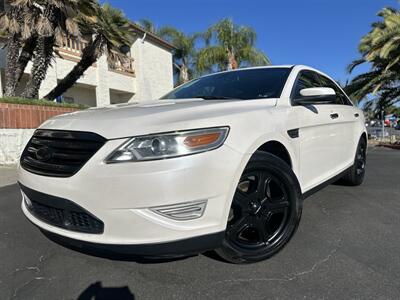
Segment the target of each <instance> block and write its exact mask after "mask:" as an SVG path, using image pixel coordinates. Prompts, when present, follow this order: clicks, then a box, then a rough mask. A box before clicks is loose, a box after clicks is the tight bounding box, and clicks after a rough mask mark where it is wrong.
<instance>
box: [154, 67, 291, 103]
mask: <svg viewBox="0 0 400 300" xmlns="http://www.w3.org/2000/svg"><path fill="white" fill-rule="evenodd" d="M290 71H291V69H290V68H264V69H251V70H239V71H234V72H226V73H219V74H215V75H210V76H206V77H202V78H199V79H195V80H193V81H191V82H189V83H187V84H184V85H182V86H180V87H178V88H176V89H175V90H173V91H172V92H170V93H169V94H167V95H165V96H164V97H162V98H161V99H188V98H202V97H204V98H206V99H213V98H215V99H217V98H219V97H220V98H232V99H260V98H278V97H280V95H281V93H282V90H283V87H284V85H285V83H286V80H287V78H288V76H289V74H290Z"/></svg>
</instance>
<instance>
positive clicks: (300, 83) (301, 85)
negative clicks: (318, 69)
mask: <svg viewBox="0 0 400 300" xmlns="http://www.w3.org/2000/svg"><path fill="white" fill-rule="evenodd" d="M315 87H321V83H320V81H319V78H318V75H317V73H315V72H313V71H308V70H305V71H301V72H300V74H299V76H298V77H297V80H296V82H295V84H294V87H293V91H292V99H296V98H301V95H300V91H301V90H302V89H308V88H315Z"/></svg>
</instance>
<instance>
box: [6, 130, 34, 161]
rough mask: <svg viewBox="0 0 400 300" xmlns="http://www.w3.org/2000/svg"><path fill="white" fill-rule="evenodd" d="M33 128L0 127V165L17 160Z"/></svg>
mask: <svg viewBox="0 0 400 300" xmlns="http://www.w3.org/2000/svg"><path fill="white" fill-rule="evenodd" d="M34 131H35V129H0V165H14V164H16V163H17V162H18V160H19V157H20V156H21V153H22V151H23V150H24V148H25V146H26V144H27V143H28V141H29V139H30V138H31V136H32V135H33V132H34Z"/></svg>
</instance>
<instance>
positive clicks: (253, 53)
mask: <svg viewBox="0 0 400 300" xmlns="http://www.w3.org/2000/svg"><path fill="white" fill-rule="evenodd" d="M256 38H257V34H256V33H255V31H254V30H253V29H252V28H251V27H248V26H238V25H236V24H234V23H233V21H232V20H231V19H223V20H221V21H220V22H218V23H217V24H215V25H213V26H211V27H210V28H209V29H208V30H207V32H206V33H205V34H204V39H205V43H206V47H205V48H203V49H202V50H200V52H199V55H198V61H197V68H198V70H199V71H200V72H204V71H210V70H212V69H215V68H217V69H219V70H231V69H236V68H239V67H243V66H259V65H267V64H269V63H270V61H269V59H268V58H267V56H266V55H265V54H264V53H263V52H261V51H259V50H257V49H256V48H255V47H254V44H255V41H256ZM212 41H215V44H214V45H211V42H212Z"/></svg>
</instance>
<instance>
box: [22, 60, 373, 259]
mask: <svg viewBox="0 0 400 300" xmlns="http://www.w3.org/2000/svg"><path fill="white" fill-rule="evenodd" d="M364 124H365V120H364V117H363V112H362V111H361V110H360V109H358V108H357V107H355V106H354V105H353V104H352V102H351V101H350V100H349V98H348V97H347V96H346V94H345V93H344V92H343V90H342V89H341V88H340V87H339V86H338V85H337V84H336V83H335V82H334V81H333V80H332V79H330V78H329V77H328V76H327V75H325V74H323V73H321V72H319V71H317V70H314V69H312V68H309V67H306V66H274V67H261V68H251V69H241V70H235V71H229V72H222V73H217V74H213V75H208V76H205V77H202V78H199V79H195V80H193V81H191V82H189V83H187V84H184V85H182V86H180V87H178V88H177V89H175V90H173V91H172V92H170V93H169V94H167V95H166V96H164V97H163V98H162V99H159V100H157V101H154V102H150V103H142V104H124V105H115V106H109V107H104V108H96V109H89V110H86V111H82V112H75V113H71V114H66V115H63V116H58V117H55V118H53V119H50V120H48V121H47V122H45V123H44V124H43V125H42V126H41V127H40V128H39V129H38V130H37V131H36V132H35V133H34V135H33V137H32V139H31V140H30V142H29V143H28V145H27V146H26V148H25V150H24V152H23V154H22V156H21V160H20V167H19V183H20V187H21V191H22V196H23V201H22V209H23V212H24V213H25V215H26V216H27V218H28V219H29V220H30V221H31V222H32V223H33V224H35V225H37V226H38V227H39V228H40V229H41V230H42V231H43V232H45V233H47V234H48V235H49V236H51V237H55V238H56V239H58V240H63V241H64V242H67V243H68V244H71V245H77V246H80V245H86V246H89V247H96V248H105V249H107V250H111V251H117V252H123V253H129V254H138V255H143V256H169V255H180V254H189V253H199V252H202V251H206V250H210V249H215V250H216V252H217V253H218V254H219V255H220V256H221V257H222V258H224V259H225V260H227V261H229V262H233V263H249V262H256V261H260V260H263V259H266V258H269V257H271V256H272V255H274V254H275V253H277V252H278V251H279V250H281V249H282V248H283V247H284V246H285V245H286V244H287V242H288V241H289V240H290V238H291V237H292V236H293V234H294V232H295V231H296V229H297V227H298V225H299V221H300V216H301V212H302V204H303V200H304V199H305V198H306V197H307V196H309V195H310V194H312V193H313V192H315V191H316V190H318V189H320V188H321V187H322V186H324V185H326V184H327V183H330V182H332V181H336V180H338V179H342V181H343V182H345V183H346V184H348V185H359V184H361V183H362V181H363V178H364V174H365V164H366V147H367V133H366V128H365V125H364ZM315 225H316V226H318V224H315Z"/></svg>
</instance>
